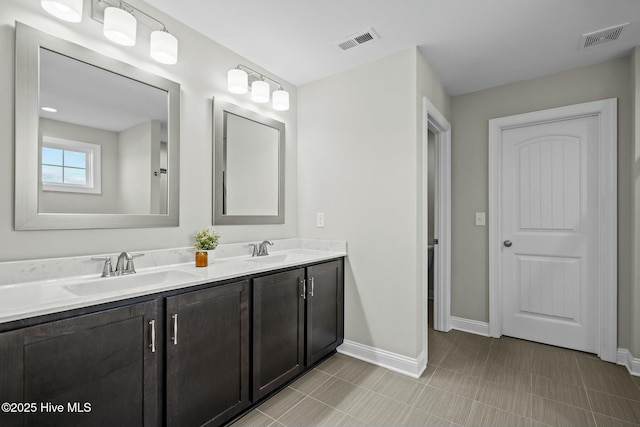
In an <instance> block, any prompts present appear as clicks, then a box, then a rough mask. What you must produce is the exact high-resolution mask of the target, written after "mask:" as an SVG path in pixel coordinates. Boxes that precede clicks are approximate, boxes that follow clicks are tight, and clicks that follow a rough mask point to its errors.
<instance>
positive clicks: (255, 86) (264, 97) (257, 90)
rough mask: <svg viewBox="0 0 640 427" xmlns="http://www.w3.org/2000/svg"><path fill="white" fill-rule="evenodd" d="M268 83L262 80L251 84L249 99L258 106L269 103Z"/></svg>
mask: <svg viewBox="0 0 640 427" xmlns="http://www.w3.org/2000/svg"><path fill="white" fill-rule="evenodd" d="M269 90H270V87H269V83H267V82H265V81H264V80H256V81H255V82H253V83H251V99H252V100H253V102H257V103H258V104H264V103H265V102H269Z"/></svg>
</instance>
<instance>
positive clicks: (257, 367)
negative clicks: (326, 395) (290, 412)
mask: <svg viewBox="0 0 640 427" xmlns="http://www.w3.org/2000/svg"><path fill="white" fill-rule="evenodd" d="M303 281H304V269H302V268H299V269H297V270H291V271H285V272H282V273H276V274H272V275H269V276H265V277H259V278H257V279H254V280H253V400H254V401H255V400H257V399H259V398H261V397H263V396H265V395H267V394H269V393H270V392H272V391H273V390H275V389H277V388H278V387H280V386H281V385H282V384H284V383H286V382H287V381H288V380H290V379H291V378H293V377H295V376H296V375H297V374H298V373H300V372H302V370H303V369H304V298H305V295H304V285H303Z"/></svg>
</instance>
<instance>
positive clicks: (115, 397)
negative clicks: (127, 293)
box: [0, 301, 159, 427]
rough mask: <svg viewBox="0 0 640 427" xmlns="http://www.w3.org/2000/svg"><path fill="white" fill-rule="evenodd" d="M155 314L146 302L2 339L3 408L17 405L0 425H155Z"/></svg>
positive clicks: (0, 379)
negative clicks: (5, 404) (6, 403)
mask: <svg viewBox="0 0 640 427" xmlns="http://www.w3.org/2000/svg"><path fill="white" fill-rule="evenodd" d="M156 312H157V305H156V302H155V301H151V302H145V303H140V304H135V305H128V306H124V307H121V308H116V309H112V310H107V311H102V312H98V313H94V314H88V315H83V316H78V317H73V318H70V319H64V320H59V321H54V322H50V323H45V324H42V325H38V326H32V327H27V328H23V329H18V330H15V331H11V332H5V333H2V334H0V402H12V403H15V404H16V405H22V406H21V407H18V406H16V407H15V409H16V411H17V412H16V413H7V412H5V411H2V412H0V425H2V426H4V427H6V426H22V425H24V426H54V425H55V426H58V425H59V426H62V425H64V426H87V425H113V426H149V427H151V426H156V425H158V424H159V420H158V417H157V408H158V388H157V385H158V383H157V378H158V377H157V363H158V361H157V354H158V353H157V351H154V350H156V349H155V348H152V344H153V343H152V340H153V335H154V332H155V331H154V330H153V328H155V327H156V324H155V323H154V320H155V319H156ZM155 344H156V345H157V342H156V343H155ZM25 405H35V406H31V407H29V408H26V407H25ZM60 405H62V406H60ZM25 409H26V410H28V411H29V412H28V413H25Z"/></svg>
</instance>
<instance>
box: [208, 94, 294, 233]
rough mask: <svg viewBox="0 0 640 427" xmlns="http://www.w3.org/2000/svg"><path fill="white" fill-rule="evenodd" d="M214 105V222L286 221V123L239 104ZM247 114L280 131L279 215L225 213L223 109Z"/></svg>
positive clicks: (224, 223)
mask: <svg viewBox="0 0 640 427" xmlns="http://www.w3.org/2000/svg"><path fill="white" fill-rule="evenodd" d="M212 105H213V135H214V138H213V139H214V146H215V150H214V159H213V163H214V172H213V188H214V192H215V195H214V198H213V224H215V225H253V224H284V190H285V188H284V178H285V177H284V162H285V140H286V139H285V124H284V123H282V122H279V121H277V120H275V119H272V118H269V117H265V116H263V115H261V114H258V113H256V112H254V111H250V110H247V109H244V108H242V107H238V106H237V105H234V104H231V103H229V102H224V101H216V100H215V98H213V99H212ZM225 111H228V112H230V113H232V114H235V115H238V116H242V117H245V118H247V119H249V120H253V121H254V122H258V123H262V124H263V125H265V126H269V127H272V128H275V129H277V130H278V131H279V141H278V215H224V214H223V212H222V206H223V203H222V201H223V197H224V188H223V184H224V183H223V172H224V170H225V155H224V141H225V137H226V136H225V129H224V112H225Z"/></svg>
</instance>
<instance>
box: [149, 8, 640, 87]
mask: <svg viewBox="0 0 640 427" xmlns="http://www.w3.org/2000/svg"><path fill="white" fill-rule="evenodd" d="M146 1H147V2H148V3H150V4H151V5H153V6H155V7H157V8H158V9H160V10H162V11H164V12H166V13H167V14H169V15H171V16H173V17H174V18H175V19H177V20H179V21H181V22H183V23H185V24H186V25H188V26H190V27H192V28H194V29H195V30H197V31H199V32H201V33H203V34H205V35H206V36H208V37H210V38H211V39H213V40H215V41H216V42H218V43H220V44H222V45H223V46H225V47H227V48H229V49H231V50H232V51H234V52H236V53H238V54H239V55H241V56H244V57H245V58H247V59H249V60H250V61H252V62H254V63H256V64H258V65H260V66H261V67H263V68H265V69H266V70H269V71H270V72H271V73H273V74H274V75H276V76H278V77H281V78H283V79H285V80H287V81H289V82H291V83H293V84H294V85H296V86H299V85H303V84H305V83H309V82H312V81H314V80H319V79H322V78H324V77H327V76H330V75H332V74H336V73H339V72H341V71H345V70H348V69H351V68H354V67H356V66H359V65H362V64H366V63H369V62H372V61H375V60H377V59H380V58H383V57H385V56H388V55H391V54H393V53H396V52H398V51H401V50H403V49H406V48H409V47H412V46H417V47H418V48H419V49H420V51H421V52H422V53H423V54H424V56H425V58H426V59H427V61H428V62H429V63H430V64H431V66H432V67H433V68H434V69H435V71H436V73H437V74H438V75H439V77H440V79H441V80H442V82H443V84H444V86H445V88H446V89H447V91H448V92H449V94H450V95H459V94H464V93H469V92H475V91H478V90H482V89H486V88H490V87H494V86H500V85H503V84H507V83H511V82H516V81H521V80H526V79H531V78H534V77H539V76H542V75H547V74H552V73H556V72H560V71H564V70H569V69H573V68H577V67H582V66H586V65H591V64H596V63H600V62H603V61H607V60H610V59H614V58H619V57H623V56H626V55H629V54H630V52H631V48H632V47H633V46H636V45H640V1H639V0H392V1H390V0H323V1H312V0H271V1H264V0H246V1H238V0H215V1H205V0H180V1H175V0H146ZM627 22H629V23H631V25H629V26H627V27H625V29H624V30H623V31H622V34H621V36H620V39H619V40H617V41H613V42H609V43H605V44H602V45H598V46H594V47H591V48H589V49H583V50H580V49H579V45H580V38H581V35H582V34H584V33H588V32H592V31H596V30H600V29H603V28H607V27H611V26H614V25H618V24H623V23H627ZM369 27H372V28H373V29H374V31H375V33H376V34H377V35H378V36H379V38H378V39H376V40H374V41H371V42H368V43H366V44H363V45H361V46H358V47H355V48H352V49H349V50H347V51H340V50H339V49H338V48H337V47H336V45H337V43H338V42H339V41H341V40H343V39H344V38H346V37H347V36H349V35H352V34H354V33H357V32H360V31H362V30H366V29H367V28H369ZM169 31H171V28H169Z"/></svg>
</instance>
